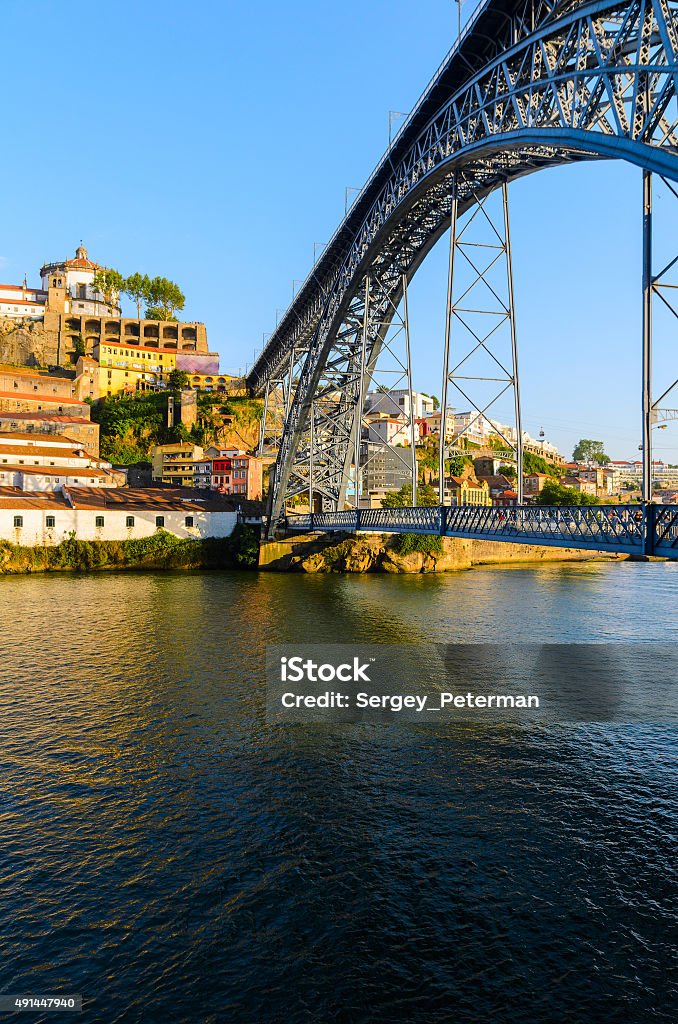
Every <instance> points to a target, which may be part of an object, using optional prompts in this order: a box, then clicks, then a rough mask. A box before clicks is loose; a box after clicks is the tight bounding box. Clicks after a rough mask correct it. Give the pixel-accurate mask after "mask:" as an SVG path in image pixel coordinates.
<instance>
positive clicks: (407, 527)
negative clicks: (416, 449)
mask: <svg viewBox="0 0 678 1024" xmlns="http://www.w3.org/2000/svg"><path fill="white" fill-rule="evenodd" d="M285 523H286V526H287V529H289V530H295V531H296V530H300V531H304V532H316V531H318V532H331V531H345V532H348V533H354V532H372V533H422V534H438V535H442V536H445V537H468V538H474V539H476V540H496V541H507V542H509V543H511V544H539V545H544V546H546V547H567V548H582V549H585V550H590V551H611V552H617V553H620V554H630V555H652V554H654V555H658V556H662V557H665V558H672V559H678V507H676V506H670V505H667V506H661V505H646V506H644V507H643V506H641V505H594V506H580V505H576V506H565V505H563V506H541V505H523V506H520V507H518V508H486V507H483V506H479V505H457V506H452V507H447V506H445V507H442V508H441V507H440V506H438V505H435V506H430V507H419V508H372V509H360V510H359V511H358V512H356V511H355V510H351V511H348V512H316V513H314V514H313V515H296V516H295V515H290V516H287V517H286V520H285Z"/></svg>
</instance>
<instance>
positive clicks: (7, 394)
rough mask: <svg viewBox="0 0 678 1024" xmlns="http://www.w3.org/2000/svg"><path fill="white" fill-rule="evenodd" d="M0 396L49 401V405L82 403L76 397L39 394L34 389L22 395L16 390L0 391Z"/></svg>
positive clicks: (24, 400) (30, 400) (31, 400)
mask: <svg viewBox="0 0 678 1024" xmlns="http://www.w3.org/2000/svg"><path fill="white" fill-rule="evenodd" d="M0 398H19V399H21V401H23V402H26V401H28V402H49V403H50V404H51V405H84V404H85V403H84V402H81V401H80V400H79V399H78V398H62V397H61V396H60V395H41V394H39V393H38V392H37V391H34V392H33V393H32V394H30V395H23V394H20V393H19V392H17V391H0Z"/></svg>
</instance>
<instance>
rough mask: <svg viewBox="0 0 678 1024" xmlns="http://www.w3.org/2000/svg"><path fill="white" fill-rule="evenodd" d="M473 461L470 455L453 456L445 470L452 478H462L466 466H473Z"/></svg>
mask: <svg viewBox="0 0 678 1024" xmlns="http://www.w3.org/2000/svg"><path fill="white" fill-rule="evenodd" d="M472 465H473V459H471V458H470V457H469V456H468V455H453V456H452V458H451V459H448V460H447V462H446V463H445V470H446V472H448V473H449V474H450V476H461V475H462V473H463V472H464V469H465V467H466V466H472Z"/></svg>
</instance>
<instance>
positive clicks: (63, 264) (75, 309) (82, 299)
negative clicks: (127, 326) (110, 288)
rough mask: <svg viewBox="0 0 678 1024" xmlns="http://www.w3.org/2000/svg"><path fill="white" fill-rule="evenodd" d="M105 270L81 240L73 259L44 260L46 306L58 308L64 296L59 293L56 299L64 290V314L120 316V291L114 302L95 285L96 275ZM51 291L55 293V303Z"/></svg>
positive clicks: (43, 274) (115, 293) (41, 273)
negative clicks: (90, 254) (109, 300)
mask: <svg viewBox="0 0 678 1024" xmlns="http://www.w3.org/2000/svg"><path fill="white" fill-rule="evenodd" d="M103 269H104V268H103V267H102V266H100V265H99V264H98V263H94V262H93V261H92V260H91V259H90V258H89V256H88V255H87V249H85V247H84V245H83V244H82V242H81V243H80V245H79V246H78V248H77V249H76V250H75V257H74V258H73V259H70V260H57V261H56V262H54V263H44V264H43V266H42V267H41V268H40V279H41V281H42V292H43V294H46V295H47V305H49V306H51V308H52V309H54V310H55V311H57V310H58V306H59V303H60V298H61V296H60V295H59V299H57V295H56V293H57V292H59V293H63V304H64V308H63V312H65V313H71V312H72V313H77V314H78V315H82V316H85V315H87V314H92V315H94V316H120V305H119V298H120V297H119V295H118V293H117V292H114V294H113V295H112V296H111V298H112V302H110V303H107V302H106V299H105V297H104V296H103V295H102V294H101V292H98V291H97V290H96V289H95V288H94V286H93V281H94V275H95V274H96V273H97V272H98V271H99V270H103ZM50 290H52V291H53V292H54V293H55V294H54V298H53V301H52V302H50V298H51V296H50Z"/></svg>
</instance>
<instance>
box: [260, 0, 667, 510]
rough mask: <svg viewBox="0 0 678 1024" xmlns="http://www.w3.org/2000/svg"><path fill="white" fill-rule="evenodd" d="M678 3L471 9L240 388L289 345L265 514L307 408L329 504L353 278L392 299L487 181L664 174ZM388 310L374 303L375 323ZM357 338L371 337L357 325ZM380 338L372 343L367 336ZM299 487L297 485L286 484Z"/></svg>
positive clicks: (298, 442)
mask: <svg viewBox="0 0 678 1024" xmlns="http://www.w3.org/2000/svg"><path fill="white" fill-rule="evenodd" d="M677 12H678V0H617V2H610V0H597V2H589V3H586V2H582V0H565V2H555V0H554V2H550V0H545V2H542V0H530V2H528V0H521V2H517V0H486V2H485V3H483V4H481V6H480V7H479V8H478V10H477V12H476V13H475V14H474V16H473V17H472V19H471V21H470V23H469V25H468V26H467V28H466V29H465V31H464V33H463V35H462V38H461V39H460V41H459V43H458V44H457V45H456V46H455V47H454V49H453V50H452V52H451V54H450V56H449V57H448V59H447V60H446V62H445V63H444V65H443V66H442V67H441V69H440V70H439V72H438V73H437V74H436V76H435V77H434V79H433V80H432V82H431V83H430V84H429V86H428V88H427V89H426V91H425V93H424V95H423V96H422V98H421V100H420V101H419V103H418V105H417V107H416V108H415V110H414V111H413V113H412V114H411V115H410V118H409V119H408V121H407V122H406V123H405V125H404V127H403V128H402V129H401V131H400V132H399V134H398V136H397V137H396V139H395V140H394V143H393V145H392V146H391V147H390V149H389V151H388V152H387V154H386V155H385V157H384V159H383V160H382V162H381V163H380V165H379V166H378V168H377V169H376V170H375V172H374V174H373V175H372V177H371V178H370V180H369V181H368V183H367V185H366V186H365V188H364V189H363V191H362V193H361V194H360V196H358V198H357V199H356V200H355V202H354V203H353V205H352V207H351V210H350V211H349V213H348V214H347V216H346V218H345V220H344V221H343V222H342V224H341V226H340V228H339V229H338V231H337V232H336V234H335V236H334V238H333V239H332V240H331V241H330V243H329V244H328V245H327V247H326V248H325V250H324V252H323V254H322V257H321V259H320V260H319V261H318V263H317V264H316V265H315V266H314V268H313V271H312V273H311V274H310V275H309V277H308V278H307V280H306V281H305V282H304V284H303V286H302V287H301V289H300V290H299V292H298V293H297V296H296V298H295V300H294V302H293V303H292V305H291V306H290V308H289V310H288V311H287V313H286V314H285V316H284V317H283V319H282V321H281V322H280V325H279V327H278V328H277V329H276V331H275V332H274V334H273V335H272V337H271V339H270V341H269V342H268V344H267V346H266V348H265V349H264V351H263V353H262V355H261V356H260V358H259V360H258V361H257V363H256V365H255V367H254V368H253V370H252V372H251V373H250V376H249V378H248V381H249V385H250V387H251V388H252V389H253V390H254V391H255V392H262V391H263V390H264V388H265V385H266V381H267V380H269V379H271V378H273V377H275V376H276V375H277V376H279V372H278V369H279V367H280V365H281V364H282V363H284V360H285V358H286V356H287V354H288V353H289V351H291V349H292V348H293V347H295V346H298V345H299V344H302V345H304V346H308V356H307V358H306V360H305V362H304V368H303V372H302V375H301V379H300V382H299V387H298V388H297V390H296V394H295V398H294V401H293V402H292V406H291V409H290V415H289V417H288V419H287V421H286V424H285V432H284V436H283V440H282V444H281V447H280V454H279V458H278V467H277V473H276V482H275V493H274V496H273V506H272V510H273V514H274V515H279V514H280V512H281V511H282V509H283V508H284V504H285V501H286V499H287V498H288V497H289V496H290V495H291V494H292V493H295V488H298V483H299V476H300V475H303V474H304V472H306V475H307V470H306V471H305V470H304V467H303V463H302V460H301V459H300V458H299V454H298V450H299V449H300V448H301V447H302V446H303V443H304V438H305V437H308V434H309V417H310V409H311V404H312V403H315V401H316V400H317V399H322V400H323V401H326V399H327V396H328V386H329V379H328V373H330V370H331V374H330V375H331V377H332V386H333V388H334V391H335V393H337V392H342V393H343V392H344V391H346V392H347V395H346V400H345V401H341V400H338V401H335V402H334V405H335V411H336V416H335V417H334V428H333V430H332V432H330V431H329V429H327V430H326V431H325V433H326V437H325V443H324V450H325V452H326V455H325V457H324V463H323V468H322V490H321V493H322V496H323V505H324V507H327V508H328V509H330V508H334V509H336V508H338V507H340V502H341V498H342V494H343V484H344V480H345V468H346V463H347V458H348V456H347V452H348V449H349V448H350V446H351V442H352V440H353V439H354V424H353V419H352V417H353V416H354V415H355V409H356V401H355V394H356V392H355V389H356V384H357V380H358V375H357V373H356V367H357V365H358V362H357V358H358V354H359V350H360V345H361V340H360V324H361V323H362V316H361V313H362V312H363V307H364V297H363V296H361V291H362V292H364V287H365V279H366V278H367V277H369V278H370V279H371V280H373V281H375V282H378V285H379V288H380V290H381V292H384V293H388V294H389V296H390V298H389V303H390V306H391V307H393V306H396V307H397V305H398V303H399V301H400V297H401V291H402V278H403V274H406V275H407V277H408V279H411V277H412V275H413V274H414V273H415V271H416V269H417V268H418V266H419V265H420V264H421V262H422V261H423V259H424V258H425V256H426V255H427V253H428V252H429V251H430V249H431V248H432V246H433V245H434V244H435V242H436V241H437V240H438V238H440V237H441V235H442V234H443V233H444V231H445V230H446V229H447V228H448V226H449V219H450V212H451V194H452V188H451V186H452V181H453V179H454V180H456V183H457V197H458V203H459V213H460V214H463V213H464V212H465V210H466V209H467V208H468V207H469V206H471V205H472V204H473V203H474V202H475V201H476V200H477V199H478V198H479V197H482V196H483V195H484V194H485V193H486V192H488V191H491V190H492V189H494V188H496V187H497V186H498V185H501V184H502V183H504V182H507V181H510V180H512V179H513V178H516V177H518V176H521V175H524V174H528V173H531V172H533V171H536V170H538V169H540V168H542V167H545V166H549V165H554V164H562V163H566V162H568V161H575V160H581V159H601V158H622V159H625V160H628V161H630V162H632V163H635V164H636V165H638V166H641V167H644V168H646V169H648V170H650V171H653V172H657V173H660V174H662V175H663V176H664V177H665V178H667V179H670V180H672V181H678V134H677V126H678V117H677V107H676V95H677V86H678V58H677V54H678V13H677ZM387 310H388V306H385V307H382V308H376V309H375V310H374V320H375V323H383V322H384V318H385V315H386V313H387ZM368 336H369V338H370V340H371V341H372V343H373V344H376V345H378V344H379V340H380V339H379V331H378V330H376V329H375V328H374V327H373V325H372V323H371V322H370V324H369V325H368ZM381 340H383V336H382V337H381ZM297 493H298V490H297Z"/></svg>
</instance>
